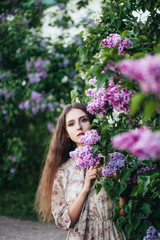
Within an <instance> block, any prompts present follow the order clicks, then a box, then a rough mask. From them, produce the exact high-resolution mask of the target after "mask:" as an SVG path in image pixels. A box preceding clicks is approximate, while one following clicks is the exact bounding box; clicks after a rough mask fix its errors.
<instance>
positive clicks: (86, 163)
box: [69, 145, 100, 168]
mask: <svg viewBox="0 0 160 240" xmlns="http://www.w3.org/2000/svg"><path fill="white" fill-rule="evenodd" d="M69 155H70V157H71V158H77V161H76V162H75V165H74V167H75V168H79V167H83V168H88V167H90V166H95V165H96V162H99V161H100V157H99V156H97V155H96V156H95V157H93V148H92V147H91V146H89V145H86V146H84V147H78V148H76V149H75V150H74V151H72V152H70V153H69Z"/></svg>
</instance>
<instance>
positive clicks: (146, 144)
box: [112, 127, 160, 159]
mask: <svg viewBox="0 0 160 240" xmlns="http://www.w3.org/2000/svg"><path fill="white" fill-rule="evenodd" d="M112 144H113V146H114V147H115V148H117V149H119V150H127V151H130V152H131V153H132V154H133V155H135V156H137V157H143V156H148V157H150V158H156V159H159V158H160V133H159V132H156V133H153V132H152V131H151V130H150V129H149V128H147V127H142V128H139V129H135V130H130V131H129V132H125V133H121V134H119V135H117V136H115V137H113V138H112Z"/></svg>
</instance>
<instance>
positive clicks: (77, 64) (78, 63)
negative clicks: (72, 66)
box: [76, 61, 81, 71]
mask: <svg viewBox="0 0 160 240" xmlns="http://www.w3.org/2000/svg"><path fill="white" fill-rule="evenodd" d="M80 64H81V62H80V61H78V62H77V63H76V71H77V70H78V68H79V66H80Z"/></svg>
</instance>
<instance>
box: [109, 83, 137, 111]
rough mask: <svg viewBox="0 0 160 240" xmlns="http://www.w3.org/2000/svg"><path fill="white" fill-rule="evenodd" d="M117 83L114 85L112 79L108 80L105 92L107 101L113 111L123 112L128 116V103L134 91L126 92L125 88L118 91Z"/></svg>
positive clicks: (118, 85)
mask: <svg viewBox="0 0 160 240" xmlns="http://www.w3.org/2000/svg"><path fill="white" fill-rule="evenodd" d="M119 83H120V81H119ZM119 83H117V84H116V85H114V82H113V78H112V79H110V81H109V84H108V90H107V100H108V103H109V105H111V106H112V107H113V109H116V110H119V111H124V112H125V113H126V114H128V113H129V102H130V99H131V96H132V95H133V93H134V91H131V90H128V89H127V88H126V87H125V88H122V89H121V90H120V91H119V88H120V84H119Z"/></svg>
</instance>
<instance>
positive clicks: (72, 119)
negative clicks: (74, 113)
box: [67, 115, 87, 123]
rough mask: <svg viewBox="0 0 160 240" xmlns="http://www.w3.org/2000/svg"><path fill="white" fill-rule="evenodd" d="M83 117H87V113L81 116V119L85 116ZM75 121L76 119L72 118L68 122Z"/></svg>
mask: <svg viewBox="0 0 160 240" xmlns="http://www.w3.org/2000/svg"><path fill="white" fill-rule="evenodd" d="M83 117H87V115H83V116H80V117H79V119H81V118H83ZM74 121H75V119H70V120H68V121H67V123H69V122H74Z"/></svg>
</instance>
